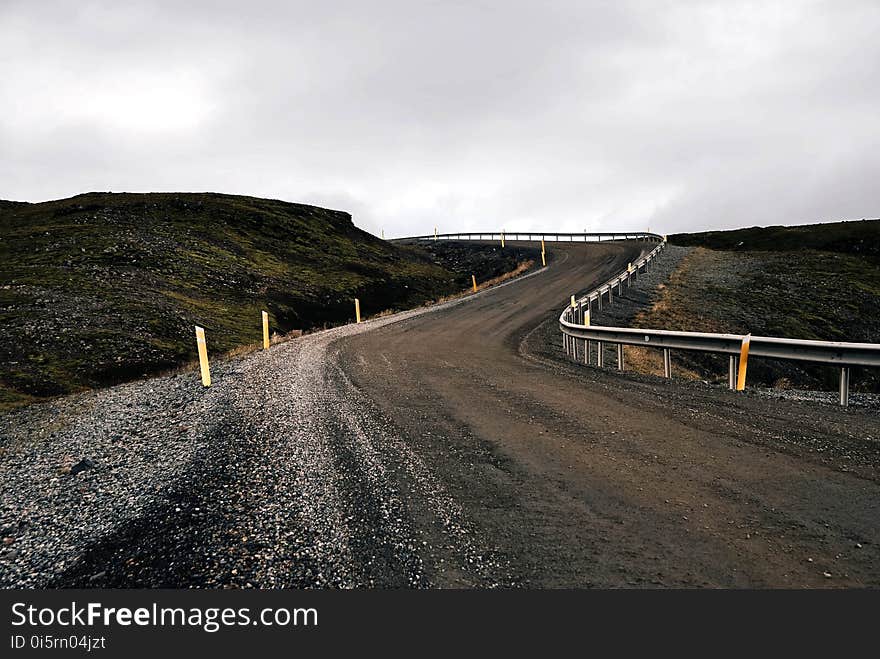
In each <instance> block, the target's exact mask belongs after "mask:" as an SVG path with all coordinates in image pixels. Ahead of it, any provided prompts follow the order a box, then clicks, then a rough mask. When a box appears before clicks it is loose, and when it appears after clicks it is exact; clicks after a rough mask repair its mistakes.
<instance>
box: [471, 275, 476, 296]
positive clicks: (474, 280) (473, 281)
mask: <svg viewBox="0 0 880 659" xmlns="http://www.w3.org/2000/svg"><path fill="white" fill-rule="evenodd" d="M471 283H472V284H473V285H474V293H476V292H477V278H476V277H475V276H474V275H471Z"/></svg>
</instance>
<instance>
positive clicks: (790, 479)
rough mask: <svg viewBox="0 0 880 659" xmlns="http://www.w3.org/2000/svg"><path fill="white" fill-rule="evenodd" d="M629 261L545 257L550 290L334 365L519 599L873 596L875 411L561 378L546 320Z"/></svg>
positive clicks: (427, 324) (424, 325)
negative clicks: (780, 590)
mask: <svg viewBox="0 0 880 659" xmlns="http://www.w3.org/2000/svg"><path fill="white" fill-rule="evenodd" d="M631 250H632V248H625V247H619V246H604V247H597V246H589V247H585V246H578V245H570V246H565V245H561V246H558V247H556V248H555V250H554V251H555V254H556V256H557V259H556V261H555V263H554V264H553V267H551V268H550V269H549V271H548V272H546V273H544V274H542V275H540V276H536V277H533V278H530V279H526V280H523V281H520V282H517V283H516V284H514V285H511V286H508V287H505V288H503V289H499V290H497V291H495V292H493V293H491V294H488V295H485V296H483V297H481V298H480V299H478V300H474V301H472V302H470V303H469V304H466V305H460V306H457V307H455V308H452V309H448V310H443V311H439V312H437V313H434V314H429V315H425V316H420V317H418V318H415V319H413V320H410V321H407V322H405V323H399V324H393V325H388V326H386V327H383V328H381V329H379V330H377V331H374V332H369V333H366V334H361V335H358V336H355V337H351V338H350V339H347V340H346V341H344V342H342V343H341V344H339V345H338V349H339V350H340V357H341V362H342V364H343V365H344V368H345V371H346V372H347V373H348V374H349V375H350V377H351V379H352V381H353V382H354V383H355V385H356V386H357V387H358V388H359V389H361V390H362V391H363V392H364V393H365V394H366V395H367V396H369V397H370V398H371V399H373V400H374V401H378V404H379V406H380V407H381V408H382V410H383V412H384V413H385V414H386V415H387V416H388V417H390V418H393V419H394V420H395V424H396V427H397V428H398V432H397V434H398V435H399V436H400V437H402V438H403V441H405V442H406V443H407V445H408V446H411V447H412V450H413V451H414V452H415V453H417V454H418V455H420V456H421V457H422V459H423V460H424V461H425V462H426V464H427V465H428V466H429V467H430V469H431V470H432V471H433V472H434V473H435V474H437V475H438V476H440V477H441V479H442V481H443V484H444V486H445V487H446V488H447V489H448V490H449V491H450V492H451V493H453V495H454V497H455V499H456V500H457V502H458V503H459V504H460V505H461V507H462V509H463V510H464V512H465V514H466V515H467V517H468V518H469V519H470V520H471V521H472V522H473V523H474V524H475V526H476V527H477V528H478V529H479V530H480V533H481V534H483V535H484V536H485V537H486V538H487V542H488V543H489V544H491V545H492V546H496V547H498V548H499V549H500V550H501V552H502V554H503V555H504V557H505V559H507V560H508V561H509V563H510V568H511V573H512V575H513V577H514V579H515V581H517V582H518V583H522V584H528V585H532V586H626V585H631V586H646V585H651V584H656V585H665V586H736V587H740V586H745V587H747V586H753V587H764V586H780V587H787V586H826V587H827V586H863V585H874V586H876V585H880V487H878V483H877V474H878V472H877V464H878V441H880V420H878V418H877V415H876V412H870V411H861V412H860V411H856V410H848V411H847V410H841V409H838V408H835V407H830V406H818V407H817V406H816V405H815V404H805V403H794V402H791V401H781V400H772V399H768V398H765V397H761V396H756V395H751V396H750V395H745V396H744V395H737V394H735V393H734V392H729V391H726V390H718V389H714V388H709V387H700V386H687V385H684V384H682V383H675V384H668V383H666V382H664V381H662V380H657V379H647V378H638V377H633V376H628V375H624V376H621V375H618V374H616V373H614V372H613V371H610V370H606V371H603V372H599V371H597V370H596V369H585V368H583V367H580V366H577V365H574V364H566V363H563V362H561V361H560V357H561V356H560V355H559V352H560V351H559V350H558V349H557V348H556V346H557V344H558V343H559V342H558V339H557V337H558V331H557V329H556V323H555V318H556V316H557V314H558V311H559V309H560V307H561V306H562V305H564V304H565V301H566V300H567V299H568V296H569V295H570V294H571V293H574V292H576V291H575V290H574V289H576V288H578V286H577V284H576V282H580V284H581V285H582V286H586V285H588V284H591V283H593V282H597V281H600V280H602V279H603V278H605V277H608V276H610V275H611V274H612V273H614V272H616V271H619V270H621V269H622V268H623V267H625V264H626V262H627V260H631V259H632V251H631ZM853 471H854V472H856V473H853ZM434 580H435V581H437V582H439V583H442V584H445V585H456V583H457V582H456V576H455V575H454V574H446V575H435V576H434Z"/></svg>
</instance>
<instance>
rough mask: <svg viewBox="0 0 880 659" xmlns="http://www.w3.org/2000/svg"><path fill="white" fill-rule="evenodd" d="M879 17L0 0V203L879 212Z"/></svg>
mask: <svg viewBox="0 0 880 659" xmlns="http://www.w3.org/2000/svg"><path fill="white" fill-rule="evenodd" d="M878 35H880V2H877V1H876V0H869V1H867V2H846V1H840V0H838V1H832V2H772V1H759V2H747V3H737V2H734V1H733V0H729V1H728V0H725V1H721V2H711V1H695V2H662V1H653V2H652V1H648V0H645V1H643V2H626V1H613V0H612V1H608V2H589V1H587V0H573V1H562V0H560V1H546V2H541V1H538V0H535V1H532V2H515V1H512V0H505V1H501V0H498V1H489V0H471V1H463V0H447V1H445V2H420V1H419V0H401V1H399V2H398V1H384V2H379V1H377V2H367V1H360V2H358V1H353V2H333V1H332V0H327V1H325V2H316V1H314V0H311V1H309V2H295V1H282V0H278V1H275V2H269V1H264V0H249V1H247V2H243V1H241V0H235V1H228V2H227V1H220V2H198V1H192V2H186V3H184V2H179V1H178V0H174V1H168V2H165V1H158V0H154V1H146V0H143V1H127V2H118V1H111V0H107V1H102V2H95V1H91V0H69V1H60V0H59V1H57V2H52V1H49V0H22V1H18V0H0V198H5V199H19V200H26V201H40V200H46V199H55V198H60V197H67V196H71V195H73V194H77V193H80V192H86V191H91V190H113V191H160V190H161V191H217V192H228V193H236V194H248V195H254V196H261V197H272V198H279V199H286V200H289V201H299V202H306V203H313V204H317V205H321V206H327V207H332V208H338V209H343V210H347V211H349V212H351V213H352V214H353V215H354V219H355V223H356V224H358V225H359V226H361V227H363V228H365V229H367V230H370V231H373V232H375V233H378V232H379V230H380V229H384V230H385V232H386V234H387V235H389V236H390V235H406V234H413V233H428V232H430V231H432V230H433V227H434V226H435V225H436V226H439V227H440V230H441V231H467V230H479V229H484V230H488V229H496V228H506V229H507V230H514V229H527V228H534V229H545V230H548V229H559V230H582V229H588V230H611V229H617V228H646V227H648V226H650V227H651V228H652V229H653V230H655V231H661V232H664V233H667V232H668V233H671V232H673V231H678V230H689V229H704V228H721V227H736V226H751V225H755V224H799V223H807V222H814V221H827V220H833V219H847V218H862V217H878V216H880V185H878V182H880V36H878Z"/></svg>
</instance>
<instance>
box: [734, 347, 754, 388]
mask: <svg viewBox="0 0 880 659" xmlns="http://www.w3.org/2000/svg"><path fill="white" fill-rule="evenodd" d="M751 342H752V335H751V334H746V335H745V336H744V337H743V341H742V348H740V351H739V372H738V373H737V378H736V390H737V391H742V390H743V389H745V388H746V368H747V367H748V362H749V344H750V343H751Z"/></svg>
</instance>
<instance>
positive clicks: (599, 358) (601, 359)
mask: <svg viewBox="0 0 880 659" xmlns="http://www.w3.org/2000/svg"><path fill="white" fill-rule="evenodd" d="M604 348H605V344H604V343H602V341H596V366H598V367H599V368H602V367H603V366H605V356H604V355H603V354H602V351H603V349H604Z"/></svg>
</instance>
